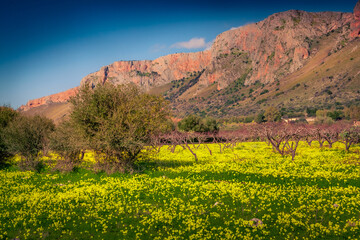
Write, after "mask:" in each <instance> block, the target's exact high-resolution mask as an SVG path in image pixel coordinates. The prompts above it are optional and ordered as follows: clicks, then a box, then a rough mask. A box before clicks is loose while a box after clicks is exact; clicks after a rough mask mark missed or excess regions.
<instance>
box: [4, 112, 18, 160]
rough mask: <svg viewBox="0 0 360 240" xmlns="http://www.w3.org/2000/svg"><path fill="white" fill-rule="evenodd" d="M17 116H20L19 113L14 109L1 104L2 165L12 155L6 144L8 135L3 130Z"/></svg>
mask: <svg viewBox="0 0 360 240" xmlns="http://www.w3.org/2000/svg"><path fill="white" fill-rule="evenodd" d="M16 116H18V113H17V112H16V111H15V110H14V109H12V108H10V107H7V106H0V165H1V164H3V163H5V161H6V159H7V158H9V157H10V156H11V153H10V152H9V150H8V147H7V145H6V144H5V137H6V136H4V135H3V131H4V129H5V128H6V127H7V126H8V124H9V123H10V122H11V121H12V120H13V119H14V118H15V117H16Z"/></svg>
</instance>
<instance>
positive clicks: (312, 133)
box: [0, 84, 360, 172]
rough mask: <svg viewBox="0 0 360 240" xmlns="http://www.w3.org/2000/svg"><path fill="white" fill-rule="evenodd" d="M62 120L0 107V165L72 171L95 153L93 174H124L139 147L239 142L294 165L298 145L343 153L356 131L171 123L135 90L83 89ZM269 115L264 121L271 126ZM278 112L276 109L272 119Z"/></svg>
mask: <svg viewBox="0 0 360 240" xmlns="http://www.w3.org/2000/svg"><path fill="white" fill-rule="evenodd" d="M71 103H72V112H71V114H70V116H69V118H68V119H67V120H66V121H64V122H62V123H61V124H59V125H58V126H55V125H54V123H53V122H52V121H51V120H49V119H47V118H45V117H40V116H35V117H27V116H23V115H21V114H19V113H18V112H16V111H14V110H13V109H11V108H9V107H0V164H2V165H4V164H5V163H7V160H9V159H11V157H13V156H15V155H17V156H18V157H20V158H21V161H19V162H18V166H19V167H20V168H21V169H24V170H36V171H41V170H42V169H43V168H44V163H43V161H42V160H41V159H42V157H43V156H49V157H50V158H54V159H55V158H56V159H59V160H57V161H54V164H55V166H54V169H56V170H59V171H71V170H73V169H74V168H76V167H77V166H79V164H80V163H81V161H82V160H83V157H84V153H85V151H92V152H93V153H94V155H95V160H96V164H95V165H94V168H95V171H103V170H105V171H107V172H129V171H130V172H131V171H133V170H134V163H135V161H136V159H137V158H138V156H139V154H141V153H142V152H143V150H144V149H147V150H149V149H150V148H151V149H154V150H155V151H156V152H158V151H159V150H160V148H162V147H164V146H166V147H167V148H168V149H169V151H170V152H175V149H176V148H177V147H181V148H182V149H185V150H187V151H190V152H191V154H193V156H194V158H195V161H198V158H199V156H197V154H196V152H197V151H196V150H197V149H198V148H199V147H200V146H204V147H206V148H207V149H208V151H209V154H210V155H212V150H211V148H210V147H209V146H208V144H209V143H213V144H216V145H218V146H219V151H220V153H222V152H224V151H225V150H226V149H234V148H235V147H236V146H237V144H238V143H239V142H243V141H266V142H267V143H268V144H269V145H270V146H271V147H272V148H273V150H274V151H276V152H278V153H279V154H281V155H283V156H285V155H291V157H292V159H293V160H294V158H295V156H296V151H297V148H298V145H299V142H300V141H306V142H307V143H308V144H309V145H311V144H312V142H314V141H317V142H319V145H320V147H323V146H324V143H326V144H327V146H328V147H330V148H331V147H332V145H333V143H334V142H337V141H340V142H342V143H344V146H345V149H346V150H347V151H349V149H350V147H351V146H352V145H353V144H356V143H358V142H359V139H360V137H359V136H360V130H359V127H355V126H353V124H352V123H350V122H337V123H335V124H316V125H308V124H285V123H281V122H268V123H262V124H253V125H244V126H243V127H242V128H241V129H239V130H236V131H219V126H218V122H217V121H216V120H214V119H211V118H206V119H202V118H199V117H196V116H193V115H190V116H188V117H186V118H184V119H183V120H182V121H180V122H179V123H178V130H175V127H174V124H173V122H172V120H171V118H170V109H169V105H168V102H167V101H165V100H164V99H163V98H162V97H160V96H154V95H149V94H146V93H143V92H141V91H140V90H139V89H138V88H137V87H135V86H134V85H120V86H113V85H109V84H105V85H103V86H97V87H96V88H94V89H92V88H90V87H89V86H84V87H83V88H81V89H80V90H79V93H78V94H77V96H75V97H74V98H72V99H71ZM270 115H271V114H270V113H268V114H267V116H268V117H267V118H268V120H269V121H270ZM277 116H278V114H277V113H276V112H275V115H274V116H273V120H274V119H276V118H277Z"/></svg>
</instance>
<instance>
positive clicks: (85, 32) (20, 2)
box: [0, 0, 356, 108]
mask: <svg viewBox="0 0 360 240" xmlns="http://www.w3.org/2000/svg"><path fill="white" fill-rule="evenodd" d="M0 3H1V5H0V29H1V35H0V105H2V104H10V105H11V106H12V107H14V108H17V107H19V106H20V105H21V104H25V103H26V102H27V101H28V100H30V99H34V98H39V97H42V96H46V95H50V94H54V93H57V92H61V91H64V90H67V89H69V88H72V87H75V86H78V85H79V83H80V80H81V78H82V77H84V76H86V75H87V74H89V73H91V72H95V71H97V70H99V69H100V67H102V66H104V65H108V64H111V63H112V62H114V61H119V60H142V59H155V58H157V57H159V56H163V55H166V54H170V53H175V52H193V51H201V50H204V49H205V48H206V46H207V45H208V44H209V42H211V41H212V40H213V39H214V38H215V37H216V36H217V35H218V34H220V33H221V32H224V31H226V30H229V29H230V28H231V27H238V26H241V25H244V24H247V23H251V22H257V21H261V20H263V19H264V18H266V17H267V16H269V15H270V14H272V13H276V12H281V11H286V10H290V9H300V10H306V11H313V12H317V11H341V12H352V10H353V7H354V6H355V3H356V0H342V1H323V0H319V1H313V0H312V1H308V0H303V1H263V0H261V1H230V0H222V1H211V0H209V1H195V0H193V1H189V0H184V1H170V0H169V1H166V2H163V1H141V0H138V1H112V0H102V1H95V0H72V1H69V0H63V1H59V0H1V1H0ZM191 40H192V41H191Z"/></svg>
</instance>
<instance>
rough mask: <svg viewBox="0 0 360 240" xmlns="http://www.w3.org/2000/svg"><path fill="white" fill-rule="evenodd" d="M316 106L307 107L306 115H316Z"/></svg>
mask: <svg viewBox="0 0 360 240" xmlns="http://www.w3.org/2000/svg"><path fill="white" fill-rule="evenodd" d="M316 111H317V109H316V108H312V107H308V108H306V113H307V115H308V117H316Z"/></svg>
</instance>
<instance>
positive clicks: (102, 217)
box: [0, 142, 360, 240]
mask: <svg viewBox="0 0 360 240" xmlns="http://www.w3.org/2000/svg"><path fill="white" fill-rule="evenodd" d="M313 145H314V146H312V147H309V146H308V145H307V143H305V142H301V143H300V144H299V150H298V156H297V158H296V161H295V162H294V161H291V158H290V157H282V156H280V155H279V154H275V153H274V152H273V151H272V148H271V147H270V146H268V145H267V144H266V143H264V142H244V143H239V144H237V145H236V147H234V149H230V148H227V149H225V150H224V151H223V152H222V153H220V151H219V145H218V144H206V145H205V144H202V145H201V146H200V147H199V148H197V149H195V150H194V151H196V154H197V155H198V156H199V163H195V162H194V160H193V155H192V154H191V153H190V152H189V151H188V150H183V149H182V148H181V147H178V148H176V150H175V153H171V151H170V149H168V148H167V147H163V148H161V150H160V152H159V153H158V154H156V155H154V156H152V155H151V156H150V159H146V160H139V164H141V165H140V166H142V167H143V168H145V169H146V171H144V172H143V173H142V174H134V175H130V174H129V175H124V174H121V175H120V174H113V175H111V176H107V175H105V174H94V173H91V172H89V171H86V170H83V169H81V170H80V171H79V172H78V173H72V174H57V173H49V174H37V173H33V172H16V171H0V182H1V193H2V197H1V198H0V205H1V211H0V222H1V224H0V239H15V238H18V239H44V238H46V239H91V238H93V239H124V240H126V239H194V240H195V239H259V240H265V239H357V238H358V236H359V230H360V229H359V225H358V219H359V205H360V193H359V188H360V175H359V171H360V165H359V164H358V162H359V160H358V153H357V152H358V151H359V150H360V147H359V146H354V149H353V150H352V151H350V152H349V153H347V152H344V151H343V146H340V143H338V144H335V146H334V148H333V149H327V148H323V149H320V148H318V145H317V143H313ZM206 146H208V147H209V149H211V151H212V155H210V154H209V151H208V149H207V147H206ZM89 161H90V160H89ZM254 218H257V219H260V220H261V221H262V223H263V224H262V225H259V226H254V225H255V224H254V222H253V221H251V220H252V219H254ZM194 229H195V230H194Z"/></svg>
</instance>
